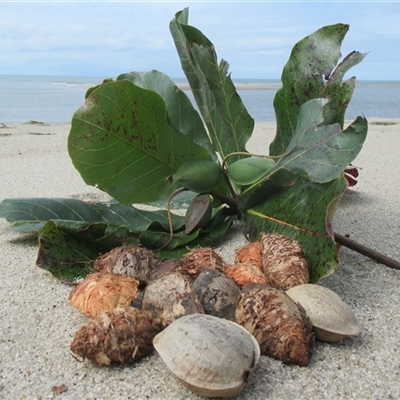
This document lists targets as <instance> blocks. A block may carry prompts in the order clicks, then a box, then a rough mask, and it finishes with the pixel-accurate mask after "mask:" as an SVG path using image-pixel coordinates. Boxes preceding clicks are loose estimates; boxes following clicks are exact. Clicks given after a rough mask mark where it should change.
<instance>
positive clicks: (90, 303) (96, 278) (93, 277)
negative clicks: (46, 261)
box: [69, 272, 139, 317]
mask: <svg viewBox="0 0 400 400" xmlns="http://www.w3.org/2000/svg"><path fill="white" fill-rule="evenodd" d="M138 288H139V282H138V281H137V280H135V279H133V278H129V277H127V276H119V275H114V274H110V273H106V272H96V273H93V274H89V275H87V276H86V278H85V279H84V280H83V281H82V282H80V283H79V284H78V285H76V286H75V287H74V288H73V289H72V290H71V292H70V295H69V301H70V302H71V304H72V305H73V306H74V307H76V308H77V309H78V310H80V311H82V312H83V313H84V314H86V315H90V316H92V317H94V316H96V315H98V314H101V313H102V312H103V311H107V310H112V309H114V308H117V307H128V306H129V305H131V303H132V302H133V301H134V300H135V299H136V297H137V295H138Z"/></svg>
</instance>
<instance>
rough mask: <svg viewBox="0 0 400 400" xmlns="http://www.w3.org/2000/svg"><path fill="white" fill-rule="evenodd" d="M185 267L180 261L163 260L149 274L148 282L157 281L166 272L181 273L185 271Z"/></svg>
mask: <svg viewBox="0 0 400 400" xmlns="http://www.w3.org/2000/svg"><path fill="white" fill-rule="evenodd" d="M185 268H186V266H185V263H184V262H183V261H182V260H176V259H169V260H163V261H162V262H161V264H159V265H158V266H157V267H156V268H154V269H153V270H152V271H151V273H150V281H154V280H155V279H158V278H159V277H160V276H161V275H164V274H166V273H168V272H181V270H185Z"/></svg>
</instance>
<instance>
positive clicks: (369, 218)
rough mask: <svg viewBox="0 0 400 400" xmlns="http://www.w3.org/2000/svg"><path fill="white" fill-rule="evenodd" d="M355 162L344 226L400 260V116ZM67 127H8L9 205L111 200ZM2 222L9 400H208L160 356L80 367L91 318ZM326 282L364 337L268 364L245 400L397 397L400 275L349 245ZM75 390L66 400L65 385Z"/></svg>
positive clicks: (3, 371)
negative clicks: (76, 154) (78, 345)
mask: <svg viewBox="0 0 400 400" xmlns="http://www.w3.org/2000/svg"><path fill="white" fill-rule="evenodd" d="M368 121H369V132H368V137H367V140H366V143H365V145H364V147H363V149H362V150H361V153H360V155H359V156H358V157H357V159H356V160H355V161H354V165H356V166H357V167H359V168H361V171H360V177H359V183H358V184H357V185H356V186H355V187H354V188H352V189H349V190H348V191H347V192H346V193H345V195H344V196H343V198H342V200H341V203H340V205H339V208H338V210H337V213H336V215H335V218H334V229H335V231H336V232H338V233H341V234H343V235H344V234H349V235H350V236H351V238H352V239H354V240H356V241H357V242H360V243H361V244H363V245H365V246H368V247H371V248H373V249H375V250H377V251H379V252H381V253H383V254H385V255H387V256H389V257H392V258H394V259H396V260H400V245H399V242H400V207H399V200H400V189H399V188H400V178H399V166H400V164H399V159H398V157H399V154H400V119H390V120H389V119H381V118H373V117H371V118H368ZM69 129H70V125H69V124H50V125H47V124H38V123H25V124H7V123H6V122H5V123H2V124H0V171H1V189H0V201H1V200H3V199H5V198H15V197H74V198H80V199H84V200H89V199H95V200H102V199H106V198H107V197H106V196H105V195H104V194H102V193H101V192H99V191H98V190H97V189H95V188H93V187H88V186H87V185H86V184H85V183H84V182H83V181H82V179H81V177H80V175H79V173H78V172H77V171H76V170H75V169H74V168H73V166H72V163H71V161H70V159H69V156H68V153H67V137H68V133H69ZM274 135H275V124H274V123H259V124H257V125H256V130H255V133H254V134H253V137H252V138H251V140H250V143H249V145H248V150H249V151H253V152H257V153H260V152H261V151H262V149H264V151H263V152H264V153H265V154H267V153H268V145H269V143H270V142H271V140H272V139H273V137H274ZM9 227H10V224H9V223H8V222H7V221H5V220H4V219H0V254H1V257H0V260H1V262H0V276H1V279H0V321H1V322H0V332H1V334H0V399H8V400H9V399H53V398H54V399H55V398H57V399H60V400H66V399H70V400H80V399H112V400H118V399H124V400H126V399H160V400H161V399H165V400H170V399H199V397H198V396H196V395H194V394H192V393H191V392H189V391H188V390H187V389H185V388H184V387H183V386H182V385H181V384H180V383H178V382H177V381H176V380H175V379H174V378H173V377H172V376H171V375H170V373H169V372H168V370H167V368H166V367H165V365H164V363H163V362H162V360H161V359H160V357H159V356H158V355H157V354H156V353H154V354H152V355H150V356H148V357H146V358H145V359H143V360H141V361H139V362H137V363H135V364H133V365H130V366H112V367H98V366H96V365H94V364H92V363H91V362H89V361H85V362H78V361H77V360H76V359H75V358H74V357H73V356H72V355H71V353H70V350H69V347H70V344H71V341H72V338H73V336H74V334H75V332H76V331H77V330H78V329H79V328H80V327H81V326H82V325H84V324H85V323H86V322H88V318H87V317H86V316H84V315H82V314H81V313H80V312H79V311H77V310H76V309H74V308H73V307H72V306H71V305H70V304H69V303H68V295H69V293H70V290H71V287H70V286H67V285H65V284H63V283H61V282H60V281H58V280H57V279H56V278H54V277H53V276H52V275H51V274H49V273H48V272H46V271H43V270H41V269H39V268H37V267H36V266H35V261H36V256H37V250H38V246H37V238H36V236H35V235H33V234H21V233H17V232H11V231H9ZM244 243H245V239H244V237H243V236H242V235H241V232H240V225H235V226H234V228H233V229H232V231H231V232H230V234H229V235H228V237H226V239H225V240H224V241H223V242H222V243H221V244H220V246H219V247H218V248H217V249H216V250H217V252H219V253H220V254H221V255H222V256H223V258H224V259H225V260H226V261H232V259H233V256H234V251H235V249H237V248H238V247H239V246H240V245H241V244H244ZM320 283H321V285H323V286H326V287H328V288H330V289H332V290H333V291H334V292H336V293H337V294H338V295H339V296H340V297H341V298H342V299H343V300H344V301H345V302H346V303H347V304H349V305H350V307H351V308H352V309H353V310H354V312H355V314H356V316H357V317H358V319H359V321H360V324H361V326H362V334H361V336H359V337H357V338H352V339H344V340H342V341H340V342H338V343H334V344H328V343H323V342H318V341H317V342H316V343H315V348H314V354H313V358H312V362H311V364H310V365H309V366H307V367H297V366H286V365H284V364H282V363H281V362H280V361H277V360H274V359H271V358H268V357H264V356H263V357H261V359H260V362H259V364H258V366H257V368H256V369H255V371H254V373H253V375H252V376H251V378H250V380H249V383H248V385H247V387H246V388H245V389H244V391H243V392H242V393H241V395H240V396H239V398H240V399H246V400H250V399H271V400H272V399H274V400H275V399H276V400H277V399H297V400H299V399H308V400H310V399H318V400H321V399H362V400H366V399H389V398H391V399H399V398H400V342H399V332H400V312H399V305H400V271H398V270H394V269H390V268H388V267H387V266H384V265H381V264H378V263H376V262H375V261H372V260H370V259H369V258H366V257H365V256H362V255H360V254H358V253H355V252H353V251H351V250H349V249H347V248H341V250H340V265H339V268H338V270H337V271H336V272H335V273H334V274H333V275H331V276H330V277H328V278H325V279H323V280H322V281H321V282H320ZM62 385H65V391H63V392H62V393H60V394H57V393H56V390H55V387H61V386H62Z"/></svg>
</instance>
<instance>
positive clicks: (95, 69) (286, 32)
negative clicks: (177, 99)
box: [0, 1, 400, 81]
mask: <svg viewBox="0 0 400 400" xmlns="http://www.w3.org/2000/svg"><path fill="white" fill-rule="evenodd" d="M186 7H189V25H192V26H195V27H196V28H198V29H200V30H201V31H202V32H203V34H204V35H206V36H207V37H208V38H209V39H210V40H211V42H212V43H213V44H214V46H215V49H216V52H217V55H218V59H219V60H220V59H224V60H226V61H228V62H229V65H230V68H229V71H230V72H231V74H232V78H233V79H234V80H235V79H280V76H281V73H282V68H283V66H284V65H285V63H286V62H287V60H288V58H289V55H290V52H291V50H292V48H293V46H294V45H295V44H296V43H297V42H298V41H299V40H300V39H302V38H304V37H305V36H307V35H309V34H311V33H313V32H314V31H316V30H317V29H319V28H321V27H323V26H326V25H332V24H336V23H346V24H349V25H350V30H349V32H348V33H347V35H346V37H345V39H344V42H343V44H342V55H343V56H345V55H347V54H348V53H350V52H351V51H353V50H357V51H360V52H362V53H369V54H368V55H367V57H366V58H365V59H364V60H363V61H362V62H361V63H360V64H358V65H356V66H354V67H353V68H352V69H351V70H350V71H349V73H348V74H347V75H346V77H347V76H348V77H350V76H353V75H355V76H356V77H357V79H359V80H388V81H396V80H397V81H400V51H399V48H400V2H383V1H380V2H349V1H346V2H331V1H328V2H327V1H325V2H299V1H297V2H278V1H274V2H252V1H242V2H224V1H220V2H218V1H214V2H207V1H201V2H191V1H175V2H168V1H164V2H156V1H142V2H128V1H125V2H111V1H109V2H107V1H104V2H100V1H93V2H84V1H79V2H62V1H59V2H50V1H48V2H46V1H42V2H33V1H28V2H3V1H0V16H1V22H0V74H1V75H10V74H12V75H54V76H96V77H104V78H106V77H111V78H115V77H117V76H118V75H119V74H121V73H125V72H129V71H150V70H153V69H156V70H160V71H162V72H164V73H165V74H167V75H168V76H170V77H171V78H183V77H184V74H183V72H182V69H181V66H180V61H179V58H178V55H177V53H176V50H175V46H174V43H173V40H172V37H171V34H170V31H169V23H170V21H171V20H172V19H173V18H174V16H175V13H176V12H178V11H180V10H182V9H184V8H186Z"/></svg>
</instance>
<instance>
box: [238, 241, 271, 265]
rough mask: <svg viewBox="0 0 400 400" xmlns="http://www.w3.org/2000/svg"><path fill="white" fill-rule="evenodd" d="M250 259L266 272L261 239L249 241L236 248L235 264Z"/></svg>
mask: <svg viewBox="0 0 400 400" xmlns="http://www.w3.org/2000/svg"><path fill="white" fill-rule="evenodd" d="M249 261H250V262H251V263H252V264H253V265H254V266H255V267H257V268H258V269H259V270H260V271H262V272H264V271H263V259H262V253H261V241H260V240H257V241H255V242H252V243H248V244H246V245H244V246H242V247H241V248H240V249H238V250H236V256H235V260H234V264H242V263H245V262H249Z"/></svg>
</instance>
